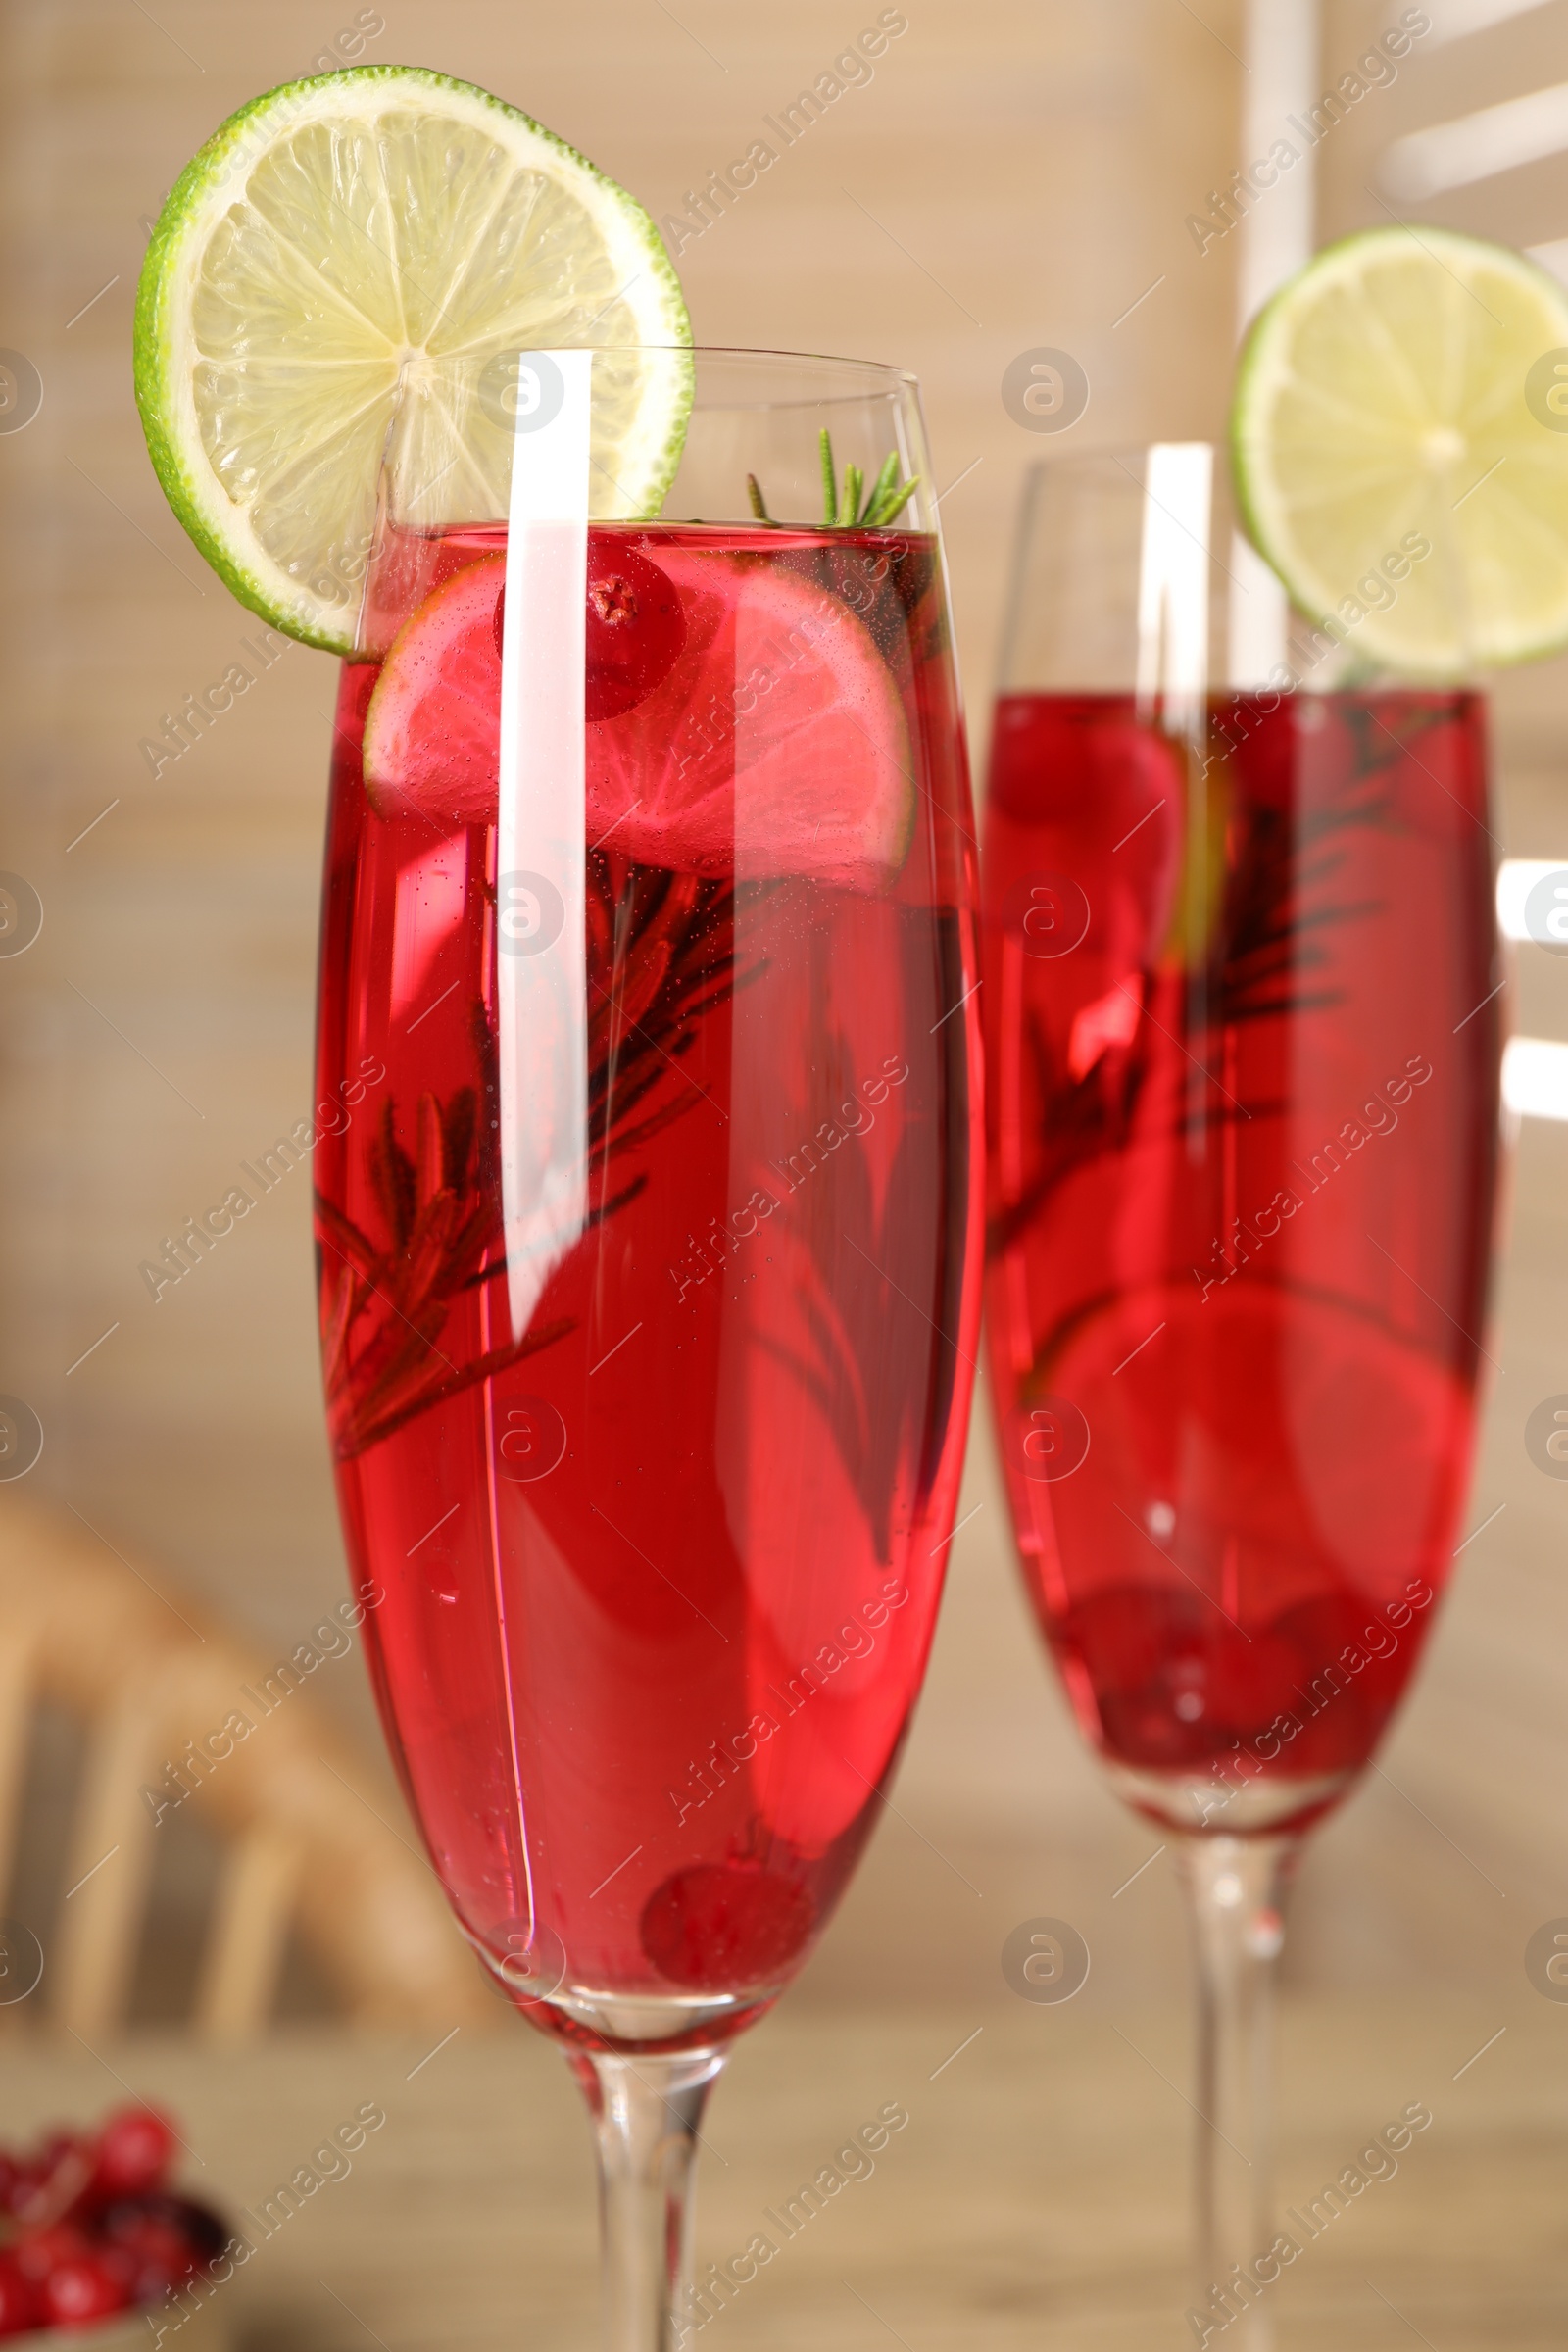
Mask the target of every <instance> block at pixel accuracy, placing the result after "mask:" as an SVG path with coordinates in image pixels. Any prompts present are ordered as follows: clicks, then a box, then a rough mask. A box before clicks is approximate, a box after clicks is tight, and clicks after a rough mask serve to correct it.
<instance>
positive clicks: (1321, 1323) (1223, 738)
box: [984, 444, 1499, 2352]
mask: <svg viewBox="0 0 1568 2352" xmlns="http://www.w3.org/2000/svg"><path fill="white" fill-rule="evenodd" d="M1223 464H1224V460H1223V456H1222V455H1219V454H1217V453H1215V452H1214V451H1212V450H1211V449H1209V448H1208V447H1206V446H1203V445H1199V444H1162V445H1157V446H1155V447H1153V448H1151V449H1148V450H1143V451H1136V452H1128V453H1125V454H1124V455H1121V456H1115V455H1109V454H1107V455H1104V456H1098V457H1085V458H1082V459H1078V458H1074V459H1069V460H1066V461H1063V462H1060V463H1057V464H1054V465H1049V466H1044V467H1042V468H1040V469H1039V470H1038V471H1037V472H1036V474H1035V475H1034V477H1033V480H1032V485H1031V489H1030V495H1029V502H1028V505H1027V507H1026V510H1025V515H1024V519H1023V526H1022V533H1021V539H1020V548H1019V562H1018V570H1017V575H1016V579H1015V583H1014V599H1013V610H1012V615H1011V635H1010V641H1009V647H1008V652H1007V657H1006V666H1005V678H1004V684H1003V690H1002V694H1001V697H1000V700H999V702H998V705H997V710H996V723H995V734H994V740H993V747H992V756H991V773H990V784H989V799H988V804H987V815H986V839H985V855H986V868H985V873H986V880H985V922H984V939H985V955H984V968H985V989H984V1001H985V1016H984V1018H985V1031H986V1050H987V1076H988V1084H987V1119H988V1126H989V1146H990V1151H989V1167H988V1181H989V1215H990V1223H989V1249H988V1307H989V1360H990V1363H991V1368H992V1374H993V1379H994V1383H995V1388H996V1395H997V1400H998V1414H999V1422H1000V1434H1001V1440H1002V1450H1003V1456H1004V1460H1005V1470H1006V1479H1007V1487H1008V1493H1009V1495H1010V1499H1011V1506H1012V1516H1013V1524H1014V1528H1015V1532H1016V1537H1017V1542H1018V1547H1019V1551H1020V1554H1021V1558H1022V1564H1023V1569H1024V1576H1025V1580H1026V1583H1027V1585H1028V1588H1029V1592H1030V1595H1031V1598H1032V1599H1033V1601H1034V1603H1035V1606H1036V1609H1037V1610H1038V1612H1039V1615H1040V1618H1041V1621H1042V1624H1043V1626H1044V1629H1045V1632H1046V1635H1047V1638H1048V1640H1049V1642H1050V1643H1051V1646H1052V1649H1053V1651H1054V1655H1055V1658H1056V1661H1057V1663H1058V1665H1059V1667H1060V1669H1061V1672H1062V1675H1063V1678H1064V1680H1065V1683H1066V1686H1067V1690H1068V1692H1069V1695H1070V1697H1071V1700H1072V1704H1073V1707H1074V1710H1075V1712H1076V1714H1077V1717H1078V1721H1079V1725H1080V1727H1081V1729H1082V1731H1083V1732H1084V1735H1085V1737H1086V1738H1087V1739H1088V1740H1090V1741H1091V1743H1092V1744H1093V1746H1094V1748H1095V1749H1096V1751H1097V1753H1098V1754H1099V1756H1100V1758H1101V1761H1102V1763H1103V1767H1104V1769H1105V1772H1106V1773H1107V1775H1108V1777H1109V1779H1110V1782H1111V1785H1112V1786H1113V1787H1114V1788H1115V1789H1117V1791H1118V1792H1119V1793H1120V1794H1121V1795H1122V1796H1123V1797H1124V1798H1125V1800H1126V1801H1127V1802H1128V1803H1129V1804H1130V1805H1132V1806H1133V1807H1134V1808H1135V1809H1136V1810H1137V1811H1138V1812H1140V1813H1142V1814H1143V1815H1145V1816H1146V1817H1147V1818H1148V1819H1150V1820H1152V1822H1154V1823H1155V1824H1157V1825H1158V1827H1159V1829H1160V1830H1161V1831H1162V1832H1163V1833H1165V1834H1166V1835H1167V1836H1169V1837H1170V1838H1172V1840H1173V1843H1174V1847H1175V1852H1176V1857H1177V1863H1178V1868H1179V1871H1180V1875H1181V1879H1182V1883H1183V1885H1184V1887H1185V1889H1186V1892H1187V1897H1188V1901H1189V1905H1190V1909H1191V1915H1192V1921H1193V1927H1194V1933H1195V1942H1196V1951H1197V1961H1198V1974H1199V1986H1200V2069H1199V2095H1198V2107H1199V2111H1200V2120H1199V2151H1198V2156H1199V2161H1198V2191H1199V2196H1198V2202H1199V2217H1198V2218H1199V2229H1198V2284H1197V2293H1196V2300H1195V2302H1194V2304H1193V2307H1192V2309H1191V2310H1190V2311H1189V2314H1188V2317H1189V2321H1190V2323H1191V2326H1192V2333H1193V2338H1194V2340H1196V2341H1201V2342H1208V2341H1209V2340H1210V2339H1214V2338H1217V2337H1219V2336H1220V2335H1222V2334H1223V2335H1224V2340H1225V2341H1226V2342H1227V2343H1242V2344H1245V2345H1246V2346H1247V2347H1249V2352H1259V2347H1261V2346H1263V2345H1264V2344H1265V2343H1266V2342H1267V2340H1268V2338H1269V2331H1270V2317H1271V2303H1270V2298H1269V2293H1268V2290H1269V2287H1270V2286H1271V2285H1272V2283H1273V2282H1274V2281H1275V2280H1277V2279H1278V2278H1280V2277H1281V2275H1282V2271H1283V2269H1284V2268H1285V2267H1287V2266H1288V2265H1289V2263H1290V2262H1291V2261H1294V2259H1295V2254H1296V2251H1299V2249H1293V2243H1292V2241H1290V2240H1289V2239H1287V2240H1286V2241H1285V2242H1283V2243H1282V2242H1281V2239H1280V2236H1279V2228H1280V2225H1279V2224H1278V2223H1277V2222H1276V2219H1275V2217H1274V2214H1273V2209H1272V2204H1271V2197H1270V2185H1269V2167H1268V2151H1269V2088H1268V2069H1269V2024H1270V2021H1269V1994H1270V1985H1271V1981H1272V1975H1273V1969H1274V1963H1275V1960H1276V1957H1277V1955H1278V1953H1279V1950H1280V1946H1281V1941H1282V1936H1283V1928H1282V1918H1281V1914H1282V1907H1283V1899H1284V1892H1285V1888H1286V1887H1287V1885H1288V1882H1289V1879H1290V1877H1291V1874H1292V1871H1293V1869H1294V1866H1295V1861H1296V1856H1297V1853H1298V1850H1299V1843H1300V1839H1301V1838H1302V1836H1303V1834H1304V1833H1305V1832H1306V1831H1307V1830H1308V1829H1309V1828H1310V1827H1311V1826H1312V1824H1313V1823H1315V1822H1317V1821H1320V1820H1321V1819H1322V1818H1323V1817H1324V1815H1325V1814H1326V1813H1327V1812H1328V1811H1329V1810H1330V1808H1331V1807H1333V1806H1334V1805H1336V1804H1337V1803H1338V1802H1339V1801H1340V1800H1341V1799H1342V1798H1343V1797H1344V1796H1345V1795H1346V1794H1347V1792H1348V1790H1349V1789H1351V1788H1352V1786H1353V1785H1354V1783H1355V1781H1356V1778H1357V1776H1358V1775H1359V1774H1360V1773H1361V1772H1363V1771H1364V1770H1365V1769H1366V1767H1367V1765H1368V1763H1369V1762H1370V1760H1371V1757H1372V1754H1373V1751H1374V1749H1375V1748H1376V1746H1377V1743H1378V1740H1380V1738H1381V1737H1382V1735H1383V1733H1384V1730H1385V1728H1386V1726H1387V1724H1388V1722H1389V1718H1390V1715H1391V1714H1392V1712H1393V1710H1394V1708H1395V1707H1396V1705H1397V1702H1398V1700H1399V1697H1400V1694H1401V1692H1402V1691H1403V1690H1404V1688H1405V1686H1406V1684H1407V1682H1408V1680H1409V1677H1410V1674H1411V1672H1412V1670H1413V1668H1414V1666H1415V1664H1416V1662H1417V1659H1418V1658H1419V1656H1420V1653H1421V1648H1422V1645H1423V1643H1424V1642H1425V1640H1426V1638H1427V1635H1428V1632H1429V1631H1430V1628H1431V1624H1432V1620H1433V1617H1434V1615H1435V1613H1436V1603H1437V1601H1438V1598H1439V1596H1440V1595H1441V1593H1442V1592H1443V1589H1444V1586H1445V1584H1446V1581H1447V1578H1448V1575H1449V1571H1450V1567H1451V1564H1452V1559H1453V1555H1454V1547H1455V1544H1456V1542H1457V1539H1458V1533H1459V1513H1460V1511H1461V1509H1462V1506H1463V1502H1464V1497H1465V1494H1466V1490H1467V1487H1468V1483H1469V1475H1470V1460H1471V1451H1472V1445H1473V1437H1474V1426H1475V1409H1476V1386H1477V1376H1478V1373H1479V1371H1480V1367H1481V1363H1482V1360H1483V1356H1484V1349H1483V1346H1482V1341H1481V1337H1480V1334H1481V1332H1482V1325H1483V1316H1484V1313H1485V1306H1486V1290H1487V1278H1488V1266H1489V1251H1490V1246H1491V1239H1492V1222H1493V1200H1494V1189H1495V1164H1496V1148H1497V1132H1498V1104H1497V1072H1498V1020H1499V1010H1498V1005H1497V989H1498V985H1499V983H1498V976H1497V973H1496V971H1495V922H1494V916H1493V897H1492V859H1491V846H1492V844H1491V836H1490V834H1489V831H1488V828H1487V772H1486V754H1485V740H1484V731H1483V708H1482V704H1481V702H1480V699H1479V697H1478V696H1477V695H1476V694H1474V693H1473V692H1471V691H1469V690H1468V689H1463V688H1458V687H1447V686H1443V687H1436V686H1412V685H1405V684H1401V683H1399V682H1397V680H1392V679H1383V680H1379V679H1377V678H1375V677H1374V676H1370V675H1364V676H1363V682H1361V683H1357V684H1351V683H1349V682H1348V679H1347V680H1345V682H1341V683H1337V684H1333V685H1330V684H1329V683H1328V681H1329V680H1330V679H1333V678H1336V677H1339V678H1341V679H1344V673H1345V671H1346V669H1347V667H1348V656H1347V654H1346V652H1345V651H1344V650H1343V648H1342V646H1341V644H1340V643H1339V642H1337V641H1336V639H1335V638H1334V637H1332V636H1331V635H1328V634H1320V635H1319V636H1318V637H1317V638H1316V639H1315V640H1314V639H1313V638H1312V636H1311V633H1310V632H1309V631H1307V629H1306V628H1305V626H1304V624H1299V623H1297V624H1288V622H1287V614H1286V607H1285V603H1284V599H1283V596H1282V594H1281V591H1280V588H1279V585H1278V583H1277V582H1276V581H1275V580H1274V578H1273V576H1272V575H1271V574H1269V573H1268V572H1266V571H1265V569H1264V567H1263V566H1262V564H1260V563H1259V562H1258V560H1257V559H1256V557H1255V556H1253V555H1252V554H1251V552H1250V549H1249V548H1248V547H1247V546H1246V545H1245V544H1244V543H1243V542H1242V541H1241V540H1240V538H1239V537H1238V536H1237V535H1236V534H1235V533H1234V531H1233V528H1232V525H1231V521H1230V517H1229V513H1228V507H1227V501H1226V498H1225V495H1224V488H1223V481H1222V467H1223ZM1440 561H1441V551H1439V550H1437V549H1435V548H1434V546H1433V543H1432V541H1431V540H1430V539H1427V538H1424V537H1423V535H1422V534H1421V533H1420V532H1419V531H1412V532H1409V533H1407V534H1405V535H1404V537H1403V538H1402V539H1400V538H1396V539H1395V540H1394V542H1393V544H1392V545H1391V546H1390V547H1389V548H1388V550H1387V551H1386V561H1385V563H1384V564H1382V565H1381V566H1380V572H1381V578H1380V581H1379V584H1378V589H1377V593H1379V594H1381V596H1382V598H1383V601H1384V602H1385V603H1389V602H1392V601H1393V599H1394V597H1395V596H1396V595H1397V592H1398V584H1399V583H1401V582H1408V581H1409V580H1410V578H1411V577H1412V576H1413V574H1414V572H1415V571H1416V568H1417V567H1418V566H1419V565H1421V564H1431V565H1432V566H1433V567H1434V568H1436V567H1437V566H1438V565H1439V564H1440ZM1373 596H1374V588H1373V586H1372V585H1370V584H1368V585H1366V586H1365V588H1364V598H1365V601H1366V602H1367V603H1368V604H1370V602H1371V601H1372V599H1373ZM1346 636H1347V631H1346V630H1345V629H1343V628H1342V629H1341V630H1340V632H1339V638H1340V639H1341V640H1343V639H1345V638H1346ZM1353 650H1354V649H1353V645H1352V646H1351V648H1350V652H1351V653H1352V654H1353ZM1429 2120H1430V2119H1429ZM1232 2327H1234V2328H1235V2332H1234V2333H1228V2332H1226V2331H1227V2330H1229V2329H1231V2328H1232Z"/></svg>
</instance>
